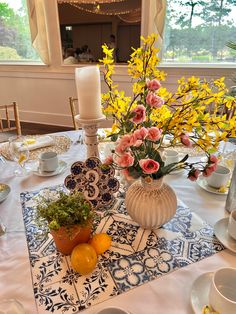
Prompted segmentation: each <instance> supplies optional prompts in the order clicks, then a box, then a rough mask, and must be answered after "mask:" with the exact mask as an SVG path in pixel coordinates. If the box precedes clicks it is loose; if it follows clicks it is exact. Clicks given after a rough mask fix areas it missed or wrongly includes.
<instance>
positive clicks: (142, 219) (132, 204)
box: [125, 178, 177, 230]
mask: <svg viewBox="0 0 236 314" xmlns="http://www.w3.org/2000/svg"><path fill="white" fill-rule="evenodd" d="M162 181H163V178H161V179H158V180H153V181H151V182H149V183H148V182H146V181H145V180H144V179H143V178H141V180H139V181H136V182H134V183H133V184H132V185H131V186H130V187H129V188H128V191H127V193H126V197H125V206H126V209H127V212H128V214H129V215H130V217H131V218H132V219H133V220H134V221H135V222H137V223H138V224H139V225H140V226H141V227H142V228H144V229H149V230H151V229H157V228H159V227H161V226H162V225H163V224H165V223H166V222H167V221H169V220H170V219H171V218H172V217H173V216H174V215H175V213H176V208H177V198H176V195H175V192H174V191H173V190H172V188H171V187H170V186H169V185H167V184H165V183H163V182H162Z"/></svg>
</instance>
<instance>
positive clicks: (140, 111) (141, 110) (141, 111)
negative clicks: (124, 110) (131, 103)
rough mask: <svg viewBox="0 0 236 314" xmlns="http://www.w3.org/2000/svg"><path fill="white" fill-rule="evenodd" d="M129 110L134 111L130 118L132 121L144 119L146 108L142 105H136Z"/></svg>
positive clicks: (138, 121) (137, 121) (136, 121)
mask: <svg viewBox="0 0 236 314" xmlns="http://www.w3.org/2000/svg"><path fill="white" fill-rule="evenodd" d="M131 112H134V113H135V116H134V117H132V119H131V120H132V121H133V122H134V123H136V124H138V123H142V122H143V121H145V120H146V108H145V107H144V106H143V105H137V106H136V107H135V108H134V109H133V110H131Z"/></svg>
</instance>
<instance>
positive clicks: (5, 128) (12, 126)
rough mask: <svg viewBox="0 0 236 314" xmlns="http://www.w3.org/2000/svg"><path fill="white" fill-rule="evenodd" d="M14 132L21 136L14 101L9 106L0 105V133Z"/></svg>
mask: <svg viewBox="0 0 236 314" xmlns="http://www.w3.org/2000/svg"><path fill="white" fill-rule="evenodd" d="M9 131H16V133H17V135H21V125H20V118H19V110H18V105H17V103H16V102H15V101H14V102H13V103H12V104H9V105H0V132H9Z"/></svg>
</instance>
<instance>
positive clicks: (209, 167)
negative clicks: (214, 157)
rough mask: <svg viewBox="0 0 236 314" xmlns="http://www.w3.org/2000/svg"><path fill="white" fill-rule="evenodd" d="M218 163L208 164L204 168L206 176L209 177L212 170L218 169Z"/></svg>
mask: <svg viewBox="0 0 236 314" xmlns="http://www.w3.org/2000/svg"><path fill="white" fill-rule="evenodd" d="M216 167H217V165H216V164H213V165H211V166H208V165H207V166H206V167H205V169H204V170H203V172H202V174H203V176H204V177H209V176H210V175H211V174H212V172H214V171H215V170H216Z"/></svg>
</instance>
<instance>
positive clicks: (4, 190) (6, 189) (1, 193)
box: [0, 183, 11, 203]
mask: <svg viewBox="0 0 236 314" xmlns="http://www.w3.org/2000/svg"><path fill="white" fill-rule="evenodd" d="M10 191H11V188H10V186H9V185H7V184H4V183H0V203H1V202H3V201H4V200H5V199H6V198H7V196H8V194H9V193H10Z"/></svg>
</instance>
